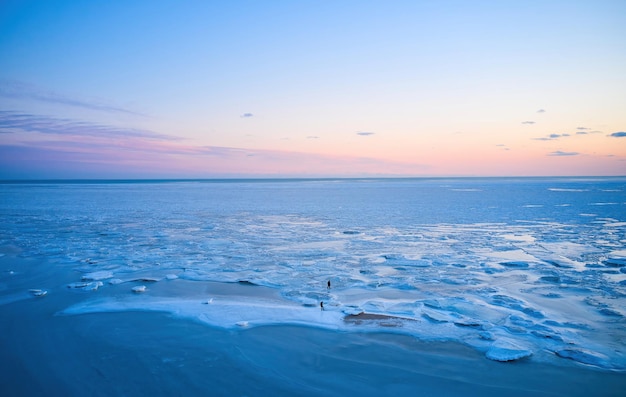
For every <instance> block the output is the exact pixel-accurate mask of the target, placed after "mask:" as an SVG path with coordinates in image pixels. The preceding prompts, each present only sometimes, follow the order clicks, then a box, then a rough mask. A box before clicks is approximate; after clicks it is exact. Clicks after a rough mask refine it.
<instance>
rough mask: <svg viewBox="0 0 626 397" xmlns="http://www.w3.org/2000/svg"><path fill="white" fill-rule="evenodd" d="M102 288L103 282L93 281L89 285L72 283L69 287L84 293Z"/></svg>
mask: <svg viewBox="0 0 626 397" xmlns="http://www.w3.org/2000/svg"><path fill="white" fill-rule="evenodd" d="M102 286H103V284H102V281H92V282H89V283H70V284H68V285H67V287H68V288H75V289H82V290H83V291H95V290H97V289H98V288H100V287H102Z"/></svg>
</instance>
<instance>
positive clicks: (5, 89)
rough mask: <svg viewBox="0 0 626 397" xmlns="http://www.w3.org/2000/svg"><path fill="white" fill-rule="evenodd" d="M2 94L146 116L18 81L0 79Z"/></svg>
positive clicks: (10, 96)
mask: <svg viewBox="0 0 626 397" xmlns="http://www.w3.org/2000/svg"><path fill="white" fill-rule="evenodd" d="M0 96H3V97H5V98H14V99H26V100H34V101H39V102H46V103H53V104H58V105H66V106H72V107H77V108H83V109H89V110H98V111H102V112H108V113H124V114H130V115H135V116H144V115H143V114H141V113H138V112H134V111H132V110H128V109H124V108H122V107H119V106H114V105H110V104H107V103H102V102H99V101H88V100H82V99H77V98H73V97H71V96H68V95H63V94H59V93H57V92H54V91H49V90H45V89H42V88H38V87H35V86H32V85H30V84H25V83H20V82H17V81H8V80H0Z"/></svg>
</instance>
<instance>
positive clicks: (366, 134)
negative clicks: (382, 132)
mask: <svg viewBox="0 0 626 397" xmlns="http://www.w3.org/2000/svg"><path fill="white" fill-rule="evenodd" d="M356 134H357V135H361V136H370V135H374V134H375V132H370V131H357V133H356Z"/></svg>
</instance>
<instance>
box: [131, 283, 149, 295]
mask: <svg viewBox="0 0 626 397" xmlns="http://www.w3.org/2000/svg"><path fill="white" fill-rule="evenodd" d="M133 292H135V293H138V294H139V293H142V292H146V286H145V285H138V286H136V287H133Z"/></svg>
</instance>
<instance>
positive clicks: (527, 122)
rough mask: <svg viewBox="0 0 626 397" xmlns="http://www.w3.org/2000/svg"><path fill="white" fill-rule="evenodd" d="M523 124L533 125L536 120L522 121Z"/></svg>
mask: <svg viewBox="0 0 626 397" xmlns="http://www.w3.org/2000/svg"><path fill="white" fill-rule="evenodd" d="M522 124H526V125H533V124H535V122H534V121H522Z"/></svg>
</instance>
